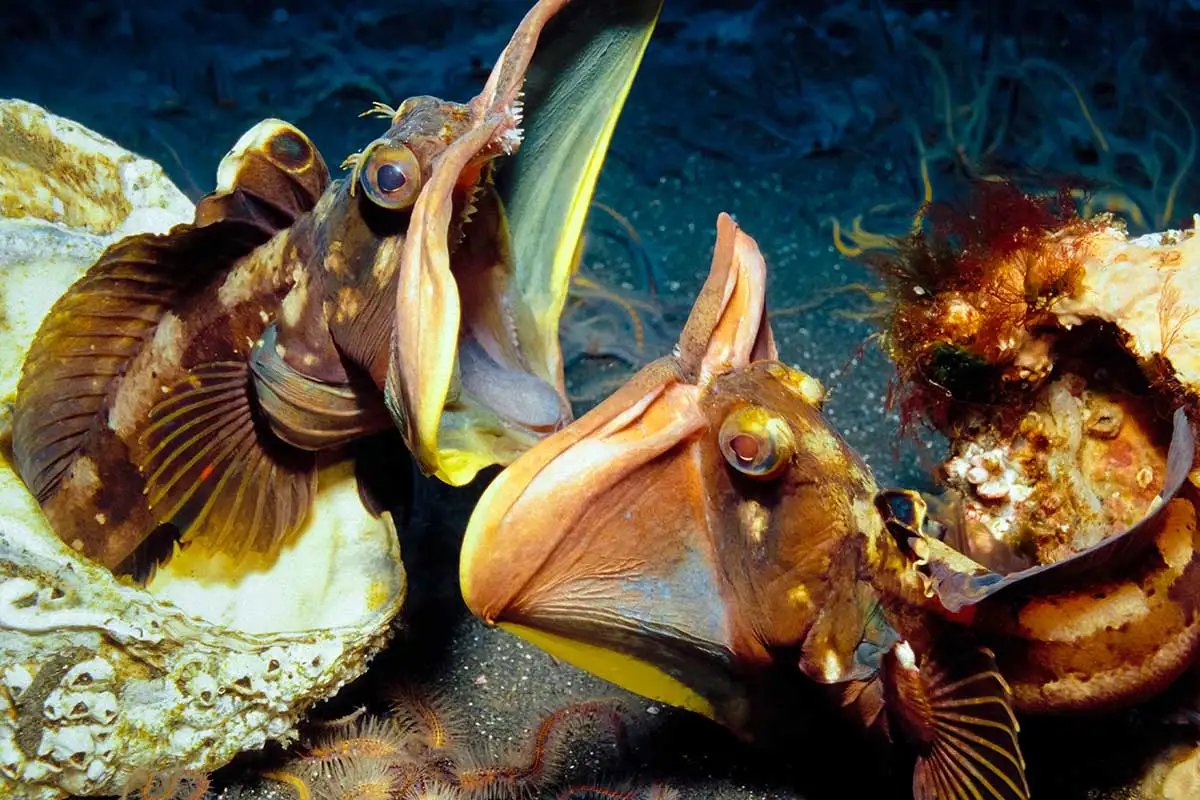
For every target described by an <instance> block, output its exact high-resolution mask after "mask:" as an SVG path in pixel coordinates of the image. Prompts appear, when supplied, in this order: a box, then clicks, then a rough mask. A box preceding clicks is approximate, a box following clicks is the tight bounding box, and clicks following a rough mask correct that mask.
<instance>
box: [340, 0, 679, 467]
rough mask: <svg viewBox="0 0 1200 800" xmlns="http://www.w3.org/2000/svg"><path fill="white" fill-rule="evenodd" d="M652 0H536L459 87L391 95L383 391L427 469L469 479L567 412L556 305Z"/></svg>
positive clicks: (553, 426)
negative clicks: (407, 209) (390, 269)
mask: <svg viewBox="0 0 1200 800" xmlns="http://www.w3.org/2000/svg"><path fill="white" fill-rule="evenodd" d="M660 6H661V0H634V1H633V2H630V3H618V4H595V3H590V4H589V3H570V4H569V3H567V2H566V0H542V1H541V2H539V3H537V4H536V5H535V6H534V7H533V8H532V9H531V10H530V11H529V13H528V14H527V15H526V16H525V18H524V19H523V20H522V22H521V23H520V25H519V26H518V27H517V30H516V32H515V33H514V34H513V36H512V38H511V40H510V41H509V43H508V45H507V46H506V47H505V49H504V51H503V52H502V53H501V55H500V57H499V59H498V60H497V62H496V65H495V67H494V68H493V70H492V72H491V75H490V77H489V78H488V80H487V82H486V84H485V85H484V87H483V90H482V91H481V92H480V93H479V94H478V95H477V96H476V97H475V98H473V99H472V100H471V101H470V102H468V103H467V104H465V105H461V106H454V105H450V104H444V103H441V102H440V101H436V100H434V99H432V98H415V99H413V100H409V101H407V102H406V103H405V104H403V105H402V106H401V107H400V108H399V109H397V113H396V116H395V117H394V119H393V122H392V127H391V129H390V131H389V133H388V135H387V137H385V138H386V139H388V141H389V142H393V141H400V140H403V143H404V147H405V149H406V151H407V152H408V153H411V154H412V155H413V159H412V160H413V163H414V173H417V172H419V174H420V176H421V185H420V189H419V192H418V193H417V194H416V196H415V198H414V199H413V201H412V207H411V218H410V221H409V222H408V226H407V231H406V236H405V239H404V243H403V248H402V252H401V253H400V270H399V278H398V281H397V284H396V303H395V325H394V329H393V331H392V340H391V346H390V355H389V358H388V364H387V374H386V383H385V399H386V402H387V405H388V409H389V410H390V411H391V414H392V418H393V420H394V421H395V423H396V425H397V427H398V428H399V429H400V430H401V432H402V433H403V434H404V437H405V440H406V442H407V444H408V446H409V448H410V450H411V451H412V452H413V454H414V455H415V457H416V461H417V463H418V465H419V466H420V467H421V469H422V471H424V472H425V473H427V474H433V475H436V476H437V477H439V478H441V479H442V480H444V481H446V482H448V483H451V484H454V485H461V484H464V483H467V482H468V481H470V480H471V479H472V478H473V477H474V476H475V475H476V474H477V473H478V471H479V470H480V469H482V468H484V467H486V466H488V465H491V464H507V463H509V462H511V461H512V460H513V459H514V458H516V457H517V456H518V455H519V454H520V453H522V452H524V451H525V450H527V449H528V448H529V447H531V446H532V445H533V444H534V443H535V442H536V441H538V440H539V439H541V438H543V437H544V436H546V435H548V434H549V433H551V432H553V431H555V430H557V429H559V428H561V427H562V426H564V425H565V424H566V423H567V422H568V421H569V420H570V419H571V410H570V404H569V402H568V400H567V397H566V389H565V385H564V378H563V364H562V355H561V350H560V347H559V341H558V323H559V318H560V315H561V313H562V308H563V306H564V304H565V302H566V296H567V287H568V284H569V282H570V277H571V273H572V271H573V269H574V265H575V258H576V257H577V256H578V253H579V251H580V241H581V237H582V228H583V221H584V217H585V216H586V212H587V209H588V207H589V206H590V201H591V196H592V192H593V190H594V187H595V183H596V179H597V175H598V172H599V169H600V165H601V163H602V162H603V159H604V155H605V153H606V151H607V147H608V142H609V140H610V138H611V135H612V132H613V128H614V126H615V123H616V119H617V116H618V115H619V112H620V109H621V107H622V105H623V102H624V98H625V96H626V94H627V93H628V90H629V87H630V84H631V83H632V80H633V76H634V74H635V73H636V71H637V67H638V65H639V63H640V60H641V55H642V52H643V50H644V48H645V45H646V43H647V41H648V39H649V35H650V32H651V30H652V29H653V26H654V23H655V21H656V20H657V16H658V11H659V8H660ZM439 126H440V127H439ZM390 146H391V145H390V144H389V145H388V147H390ZM383 147H384V146H383V145H380V148H381V150H382V148H383ZM401 155H402V156H403V157H405V158H407V157H408V156H407V155H404V152H401ZM363 174H364V175H366V176H367V177H368V179H369V177H370V175H369V172H366V171H364V173H363ZM387 175H388V176H389V177H391V176H394V170H392V169H388V170H387ZM393 183H394V181H393Z"/></svg>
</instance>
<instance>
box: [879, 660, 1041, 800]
mask: <svg viewBox="0 0 1200 800" xmlns="http://www.w3.org/2000/svg"><path fill="white" fill-rule="evenodd" d="M883 677H884V697H885V701H886V703H887V706H888V710H889V712H890V717H891V719H892V722H893V725H892V730H899V731H900V732H902V733H903V735H904V736H905V738H906V739H907V741H908V742H909V743H910V744H912V745H913V747H914V748H915V749H916V751H917V764H916V767H915V769H914V771H913V800H1028V798H1029V784H1028V783H1027V782H1026V779H1025V759H1024V758H1023V757H1022V756H1021V748H1020V744H1019V743H1018V741H1017V731H1018V730H1019V726H1018V725H1017V718H1016V716H1015V715H1014V714H1013V710H1012V692H1011V691H1010V690H1009V687H1008V684H1007V683H1006V682H1005V680H1004V678H1003V676H1001V675H1000V672H999V670H998V669H997V667H996V659H995V656H994V655H993V654H992V652H991V651H990V650H987V649H985V648H972V649H968V650H966V651H964V652H961V653H956V654H954V655H949V654H948V655H947V657H945V658H944V659H942V658H939V659H934V658H930V657H923V658H921V659H920V661H919V662H918V658H917V656H916V655H915V654H914V652H913V649H912V647H911V646H910V645H909V644H908V643H907V642H899V643H898V644H896V645H895V646H894V647H893V648H892V649H891V650H890V651H889V652H888V654H887V656H886V657H885V658H884V673H883Z"/></svg>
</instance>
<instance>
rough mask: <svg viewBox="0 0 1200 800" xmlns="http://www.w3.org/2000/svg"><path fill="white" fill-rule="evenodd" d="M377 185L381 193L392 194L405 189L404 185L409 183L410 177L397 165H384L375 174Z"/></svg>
mask: <svg viewBox="0 0 1200 800" xmlns="http://www.w3.org/2000/svg"><path fill="white" fill-rule="evenodd" d="M375 183H376V184H377V185H378V186H379V189H380V191H383V192H385V193H387V194H391V193H392V192H397V191H399V190H400V189H403V188H404V184H406V183H408V176H406V175H405V174H404V171H403V170H402V169H400V168H399V167H397V166H396V165H395V164H383V165H381V166H380V167H379V170H378V171H377V172H376V173H375Z"/></svg>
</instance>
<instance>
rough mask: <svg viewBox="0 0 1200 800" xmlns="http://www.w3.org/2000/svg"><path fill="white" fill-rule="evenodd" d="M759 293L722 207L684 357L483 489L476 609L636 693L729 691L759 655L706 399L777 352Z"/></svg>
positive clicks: (748, 251)
mask: <svg viewBox="0 0 1200 800" xmlns="http://www.w3.org/2000/svg"><path fill="white" fill-rule="evenodd" d="M764 296H765V267H764V265H763V261H762V258H761V256H760V255H759V253H758V250H757V248H756V247H755V246H754V243H753V240H751V239H750V238H749V237H748V236H746V235H745V234H743V233H741V232H739V231H738V230H737V229H736V226H735V225H734V224H733V222H732V220H731V219H730V218H729V217H727V216H722V217H721V220H720V224H719V234H718V243H717V247H716V253H715V254H714V259H713V267H712V272H711V274H710V277H709V279H708V282H707V283H706V284H705V287H704V289H703V291H702V293H701V296H700V299H699V300H698V301H697V303H696V307H695V309H694V310H693V312H692V315H691V318H690V319H689V321H688V324H687V326H686V327H685V329H684V332H683V335H682V337H681V340H680V344H679V347H678V350H677V352H678V355H676V356H671V357H667V358H662V359H660V360H658V361H656V362H654V363H652V364H650V365H649V366H647V367H646V368H644V369H643V370H642V371H641V372H639V373H638V374H637V375H636V376H634V378H633V379H632V380H630V381H629V383H627V384H626V385H625V386H624V387H622V388H621V389H620V390H619V391H617V392H616V393H615V394H614V395H612V396H611V397H610V398H608V399H607V400H606V401H604V402H603V403H601V404H600V405H599V406H597V407H596V408H595V409H593V410H592V411H591V412H589V413H588V414H587V415H585V416H584V417H582V418H581V419H579V420H578V421H576V422H575V423H573V424H572V425H570V426H568V427H567V428H565V429H564V430H561V431H558V432H557V433H555V434H553V435H552V436H550V437H549V438H547V439H545V440H543V441H541V442H540V443H538V444H537V445H536V446H535V447H534V448H533V449H532V450H530V451H529V452H528V453H526V454H525V455H524V456H523V457H522V458H520V459H519V460H517V461H516V462H515V463H514V464H512V465H511V466H509V467H508V468H507V469H506V470H505V471H504V472H503V473H502V474H501V475H500V476H499V477H498V478H497V479H496V480H495V481H494V482H493V483H492V485H491V486H490V487H489V488H488V490H487V491H486V492H485V493H484V495H483V497H482V498H481V500H480V501H479V504H478V505H477V506H476V509H475V513H474V514H473V515H472V518H471V522H470V524H469V526H468V529H467V534H466V538H465V540H464V542H463V550H462V562H461V568H460V581H461V586H462V591H463V596H464V598H465V599H466V602H467V605H468V606H469V607H470V608H471V610H472V611H473V612H474V613H475V614H477V615H478V616H480V617H481V618H482V619H484V620H486V621H488V622H491V623H494V624H498V625H500V626H501V627H503V628H506V629H508V630H510V631H512V632H514V633H516V634H518V635H520V636H523V637H524V638H526V639H528V640H530V641H531V642H534V643H535V644H537V645H538V646H540V647H543V648H545V649H547V650H549V651H551V652H553V653H555V654H556V655H558V656H560V657H562V658H564V659H566V660H568V661H571V662H572V663H575V664H577V665H579V666H581V667H583V668H585V669H588V670H590V671H592V672H595V673H596V674H598V675H601V676H603V677H605V678H608V679H609V680H612V681H614V682H616V683H618V684H621V685H623V686H625V687H627V688H630V689H632V690H634V691H637V692H639V693H641V694H643V695H646V696H649V697H654V698H657V699H659V700H662V701H664V702H667V703H672V704H674V705H678V706H682V707H685V708H690V709H692V710H695V711H698V712H700V713H704V714H706V715H708V716H722V715H723V714H725V713H726V711H725V710H724V708H725V707H728V706H730V705H732V704H735V703H736V702H737V701H736V697H737V695H738V689H737V688H736V685H737V682H736V681H734V680H733V679H732V675H733V671H734V670H735V669H737V668H739V667H740V666H741V665H743V664H745V663H747V662H753V661H754V660H755V659H756V658H761V659H763V660H764V661H765V660H766V659H767V655H766V653H765V652H764V651H763V649H762V647H761V645H760V644H759V643H758V642H757V640H756V639H755V637H754V635H753V632H752V631H751V630H750V626H747V625H746V623H745V620H742V619H740V618H739V616H738V613H737V611H736V609H735V608H734V604H733V603H732V602H731V598H730V590H729V577H728V576H727V575H726V574H725V573H724V568H723V567H722V559H721V557H720V554H719V553H718V552H717V551H718V548H719V541H718V537H717V536H716V535H714V532H713V530H712V520H711V519H710V518H709V507H708V503H707V498H708V496H709V491H708V487H707V484H706V475H707V474H708V473H709V472H710V470H711V468H712V466H713V465H712V464H711V463H708V462H706V459H708V458H710V451H711V449H712V448H711V442H712V440H713V438H714V437H713V435H712V433H713V432H712V430H711V428H712V425H711V422H710V420H709V419H708V417H707V416H706V414H705V411H704V397H705V393H706V392H707V391H709V387H710V385H711V384H712V383H713V382H714V381H718V380H719V379H720V378H721V377H722V376H724V375H726V374H727V373H729V372H731V371H734V370H737V369H740V368H742V367H745V366H746V365H748V364H749V363H750V362H751V361H756V360H759V359H762V358H770V357H773V356H774V346H773V343H772V340H771V334H770V330H769V327H768V326H767V324H766V318H765V314H764V306H765V298H764ZM735 662H736V663H735Z"/></svg>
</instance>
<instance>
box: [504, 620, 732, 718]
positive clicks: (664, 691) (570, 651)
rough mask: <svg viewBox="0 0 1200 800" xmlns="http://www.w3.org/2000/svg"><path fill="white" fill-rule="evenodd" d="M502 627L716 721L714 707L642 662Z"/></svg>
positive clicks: (624, 684)
mask: <svg viewBox="0 0 1200 800" xmlns="http://www.w3.org/2000/svg"><path fill="white" fill-rule="evenodd" d="M499 627H500V628H503V629H504V630H506V631H508V632H509V633H511V634H513V635H514V636H519V637H521V638H522V639H524V640H525V641H527V642H529V643H530V644H532V645H534V646H535V647H537V648H539V649H542V650H545V651H546V652H547V653H549V654H550V655H552V656H554V657H555V658H559V659H562V660H563V661H566V662H567V663H568V664H572V665H574V666H576V667H579V668H580V669H583V670H587V671H588V672H590V673H592V674H593V675H596V676H597V677H600V678H603V679H604V680H606V681H608V682H609V683H615V684H616V685H617V686H620V687H622V688H624V689H628V690H629V691H631V692H633V693H635V694H639V695H641V696H642V697H647V698H649V699H651V700H657V701H658V702H660V703H666V704H667V705H671V706H676V707H678V708H683V709H686V710H688V711H694V712H695V713H697V714H703V715H704V716H706V717H708V718H709V719H715V718H716V717H715V713H714V711H713V707H712V703H710V702H708V701H707V700H705V699H704V698H703V697H701V696H700V695H698V694H697V693H696V692H695V691H694V690H692V689H691V688H689V687H688V686H685V685H684V684H683V683H680V682H679V681H678V680H676V679H675V678H672V677H671V676H670V675H668V674H667V673H665V672H663V671H662V670H660V669H658V668H657V667H655V666H654V665H652V664H649V663H647V662H645V661H642V660H640V659H637V658H634V657H633V656H628V655H625V654H623V653H618V652H615V651H613V650H607V649H605V648H603V647H598V646H596V645H592V644H585V643H584V642H580V641H577V640H575V639H569V638H567V637H565V636H559V635H558V634H554V633H547V632H546V631H540V630H537V629H536V628H530V627H528V626H526V625H519V624H517V623H513V622H501V623H499Z"/></svg>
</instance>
